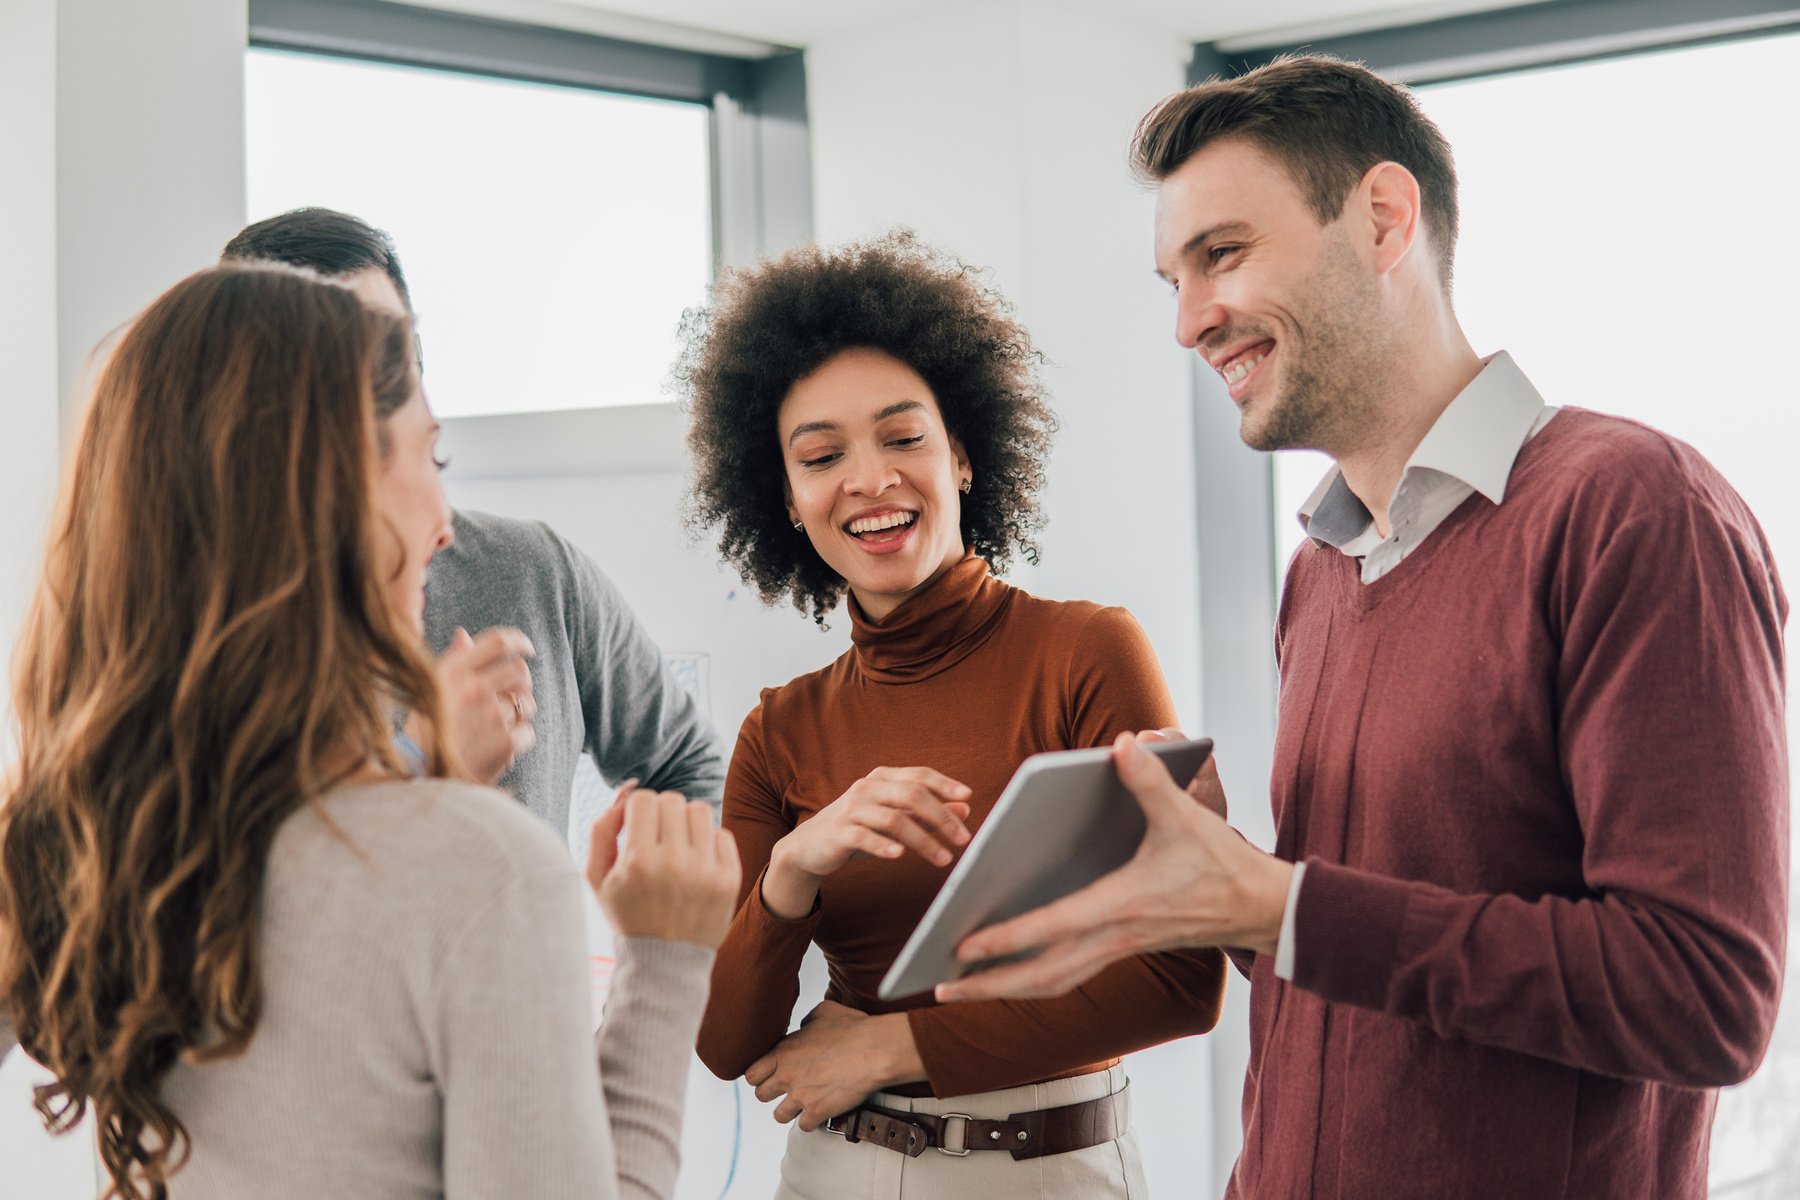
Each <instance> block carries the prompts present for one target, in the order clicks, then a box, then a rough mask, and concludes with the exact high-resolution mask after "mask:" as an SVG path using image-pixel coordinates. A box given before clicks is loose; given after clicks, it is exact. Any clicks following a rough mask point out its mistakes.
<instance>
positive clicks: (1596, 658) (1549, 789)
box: [1230, 409, 1788, 1200]
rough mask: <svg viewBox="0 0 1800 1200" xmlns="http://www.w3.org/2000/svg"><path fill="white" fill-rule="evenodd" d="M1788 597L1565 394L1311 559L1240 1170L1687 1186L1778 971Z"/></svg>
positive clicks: (1629, 444)
mask: <svg viewBox="0 0 1800 1200" xmlns="http://www.w3.org/2000/svg"><path fill="white" fill-rule="evenodd" d="M1786 617H1787V602H1786V600H1785V598H1784V597H1783V595H1782V591H1781V585H1780V583H1779V581H1778V579H1777V577H1776V574H1775V568H1774V564H1773V562H1772V560H1771V558H1770V555H1769V550H1768V546H1767V544H1766V542H1765V541H1764V539H1763V537H1762V533H1761V531H1760V530H1759V529H1758V528H1757V525H1756V522H1755V520H1754V519H1753V518H1752V516H1751V515H1750V512H1749V511H1748V509H1746V508H1745V506H1744V504H1743V502H1742V501H1741V500H1740V499H1739V498H1738V496H1737V495H1736V493H1735V492H1733V491H1732V490H1731V488H1730V487H1729V486H1728V485H1727V484H1726V483H1725V482H1724V480H1723V479H1722V478H1721V477H1720V476H1719V475H1718V473H1717V472H1716V471H1714V470H1713V469H1712V468H1711V467H1710V466H1709V465H1708V464H1707V463H1706V462H1705V461H1704V460H1703V459H1702V458H1701V457H1700V456H1699V455H1698V454H1697V453H1695V452H1694V451H1693V450H1692V449H1691V448H1690V447H1688V446H1685V445H1683V444H1681V443H1679V442H1676V441H1674V440H1673V439H1671V438H1668V437H1665V436H1663V435H1661V434H1659V433H1656V432H1655V431H1653V430H1650V429H1646V428H1644V427H1643V426H1640V425H1636V424H1633V423H1631V422H1627V421H1622V420H1618V419H1615V418H1611V417H1605V416H1601V415H1599V414H1596V413H1591V412H1585V411H1582V410H1579V409H1565V410H1563V411H1562V412H1561V413H1559V414H1558V415H1557V416H1556V417H1555V418H1554V419H1553V420H1552V421H1551V422H1550V423H1549V424H1548V425H1547V426H1546V427H1545V428H1544V430H1543V431H1542V432H1541V433H1540V434H1538V435H1537V436H1536V437H1535V438H1533V439H1532V440H1531V441H1530V442H1528V443H1527V444H1526V445H1525V447H1524V448H1523V449H1522V450H1521V451H1520V454H1519V457H1518V460H1517V462H1516V463H1515V465H1514V467H1513V471H1512V476H1511V479H1510V481H1509V484H1508V490H1507V493H1506V498H1505V502H1504V503H1503V504H1501V505H1498V506H1496V505H1494V504H1492V503H1491V502H1489V501H1488V500H1486V499H1485V498H1483V497H1481V496H1480V495H1476V496H1472V497H1470V499H1469V500H1468V501H1466V502H1465V503H1464V504H1463V505H1462V506H1461V507H1460V508H1459V509H1457V511H1456V512H1454V513H1453V514H1451V516H1450V517H1449V518H1448V519H1447V520H1446V521H1445V522H1444V524H1443V525H1441V526H1440V527H1439V528H1438V529H1437V531H1436V532H1435V533H1433V534H1432V536H1431V537H1430V538H1429V539H1428V540H1427V541H1426V542H1425V543H1424V544H1422V545H1421V546H1420V547H1419V548H1418V549H1417V550H1416V551H1415V552H1414V553H1413V554H1412V556H1411V557H1409V558H1408V559H1407V560H1406V561H1405V562H1403V563H1401V564H1400V565H1399V566H1398V567H1396V568H1395V569H1394V570H1393V572H1392V573H1391V574H1389V575H1387V576H1385V577H1383V578H1382V579H1381V580H1379V581H1378V582H1376V583H1374V584H1369V585H1365V584H1363V583H1361V582H1360V580H1359V578H1358V572H1357V563H1356V560H1354V559H1352V558H1350V557H1347V556H1345V555H1343V554H1341V553H1340V552H1338V551H1336V550H1332V549H1326V548H1320V547H1317V546H1313V545H1310V544H1309V545H1307V546H1306V547H1304V548H1303V549H1302V550H1301V551H1300V553H1299V554H1298V556H1297V557H1296V558H1295V560H1294V563H1293V566H1292V568H1291V569H1290V571H1289V575H1288V582H1287V588H1286V593H1285V595H1284V598H1283V601H1282V608H1281V615H1280V620H1279V627H1278V630H1277V637H1276V653H1277V656H1278V659H1279V662H1280V667H1281V703H1280V732H1279V735H1278V737H1277V740H1276V749H1275V771H1274V780H1273V787H1272V801H1273V806H1274V811H1275V818H1276V829H1277V853H1278V854H1279V855H1280V856H1281V857H1283V858H1286V859H1292V860H1296V861H1299V860H1304V861H1305V862H1306V863H1307V864H1308V865H1307V872H1306V878H1305V882H1304V883H1303V884H1302V886H1301V889H1300V895H1299V901H1298V906H1297V909H1296V913H1295V920H1296V926H1295V950H1296V957H1295V976H1294V981H1293V983H1292V984H1287V983H1283V982H1282V981H1280V980H1279V979H1277V978H1276V977H1275V973H1274V969H1273V968H1274V963H1273V961H1272V959H1270V958H1268V957H1266V956H1265V957H1263V958H1260V959H1257V960H1256V962H1255V967H1254V971H1253V973H1252V980H1253V986H1252V994H1251V1045H1252V1049H1251V1061H1250V1071H1249V1075H1248V1078H1247V1080H1246V1084H1245V1091H1244V1125H1245V1144H1244V1150H1243V1155H1242V1157H1241V1159H1240V1160H1239V1162H1238V1165H1237V1169H1236V1172H1235V1174H1234V1176H1233V1186H1232V1189H1231V1193H1230V1194H1231V1195H1234V1196H1238V1197H1244V1198H1254V1200H1277V1198H1281V1200H1286V1198H1300V1197H1308V1198H1310V1197H1318V1198H1320V1200H1325V1198H1330V1197H1342V1198H1357V1200H1361V1198H1364V1197H1367V1198H1370V1200H1376V1198H1379V1200H1401V1198H1404V1197H1419V1198H1421V1200H1424V1198H1429V1200H1444V1198H1448V1197H1455V1198H1458V1200H1480V1198H1483V1197H1493V1198H1495V1200H1500V1198H1505V1200H1552V1198H1559V1197H1568V1198H1571V1200H1596V1198H1600V1197H1618V1198H1620V1200H1627V1198H1629V1200H1650V1198H1655V1200H1672V1198H1686V1197H1692V1198H1693V1200H1701V1198H1702V1197H1704V1195H1705V1192H1706V1159H1707V1140H1708V1135H1709V1132H1710V1129H1711V1124H1712V1115H1713V1108H1714V1105H1715V1102H1716V1100H1717V1095H1718V1093H1717V1090H1716V1089H1717V1088H1718V1087H1720V1086H1721V1085H1723V1084H1728V1083H1732V1082H1734V1081H1737V1080H1741V1079H1743V1078H1744V1077H1745V1076H1747V1075H1748V1074H1750V1072H1751V1071H1752V1070H1754V1069H1755V1067H1756V1065H1757V1063H1758V1062H1759V1061H1760V1059H1761V1057H1762V1054H1763V1051H1764V1049H1765V1048H1766V1045H1767V1041H1768V1037H1769V1034H1770V1030H1771V1027H1772V1025H1773V1022H1774V1019H1775V1010H1776V1003H1777V998H1778V996H1779V992H1780V986H1781V972H1782V959H1783V949H1784V943H1785V937H1786V914H1787V862H1788V765H1787V750H1786V739H1787V731H1786V728H1785V725H1784V719H1783V707H1782V706H1783V689H1782V627H1783V624H1784V623H1785V621H1786Z"/></svg>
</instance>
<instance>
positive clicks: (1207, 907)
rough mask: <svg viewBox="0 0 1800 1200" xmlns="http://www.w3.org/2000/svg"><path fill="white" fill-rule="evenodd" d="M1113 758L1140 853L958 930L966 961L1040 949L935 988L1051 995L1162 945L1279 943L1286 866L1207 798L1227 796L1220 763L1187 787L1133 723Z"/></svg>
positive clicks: (951, 992)
mask: <svg viewBox="0 0 1800 1200" xmlns="http://www.w3.org/2000/svg"><path fill="white" fill-rule="evenodd" d="M1112 759H1113V762H1114V764H1115V766H1116V767H1117V768H1118V772H1119V778H1120V779H1121V780H1122V781H1123V782H1124V784H1125V786H1126V787H1127V788H1129V789H1130V790H1131V793H1132V795H1133V796H1135V797H1136V798H1137V801H1138V804H1139V805H1140V806H1141V807H1142V808H1143V812H1144V820H1145V823H1146V832H1145V835H1144V839H1143V841H1142V843H1141V844H1140V845H1139V847H1138V851H1137V853H1136V854H1134V855H1133V856H1132V858H1131V860H1130V861H1129V862H1128V863H1126V864H1125V865H1124V866H1123V867H1121V868H1119V869H1118V870H1116V871H1114V872H1112V873H1111V874H1109V875H1106V876H1104V877H1103V878H1101V879H1099V880H1097V881H1095V882H1094V883H1092V884H1090V885H1088V886H1087V887H1085V888H1082V889H1081V890H1080V891H1077V892H1074V893H1071V894H1070V895H1068V896H1065V897H1063V898H1062V899H1061V900H1058V901H1056V902H1055V903H1053V904H1048V905H1045V906H1044V907H1042V908H1040V909H1037V910H1036V911H1033V912H1028V913H1025V914H1024V915H1022V916H1018V917H1015V918H1013V919H1012V920H1009V921H1004V922H1001V923H1000V924H997V925H993V926H991V927H989V928H987V929H983V930H980V931H978V932H976V933H974V934H972V935H970V936H969V937H967V938H965V939H963V941H962V942H961V943H960V944H959V946H958V947H957V957H958V958H959V959H960V960H961V961H962V962H964V963H967V964H978V963H981V962H984V961H989V960H993V959H998V958H1005V957H1010V956H1016V955H1020V954H1028V953H1032V952H1034V951H1035V952H1036V953H1035V954H1033V956H1032V957H1031V958H1029V959H1026V960H1024V961H1021V962H1012V963H1007V964H1005V965H1001V966H996V967H994V968H992V969H991V970H984V971H978V972H976V973H974V974H970V975H965V976H964V977H963V978H961V979H958V980H956V981H954V982H950V983H943V984H939V985H938V987H937V989H936V994H937V998H938V999H939V1000H942V1001H956V1000H986V999H995V998H1001V997H1004V998H1009V999H1022V998H1028V997H1037V996H1057V995H1061V994H1062V993H1064V992H1067V991H1068V990H1070V989H1071V988H1074V987H1077V986H1079V985H1080V984H1082V983H1083V982H1085V981H1086V980H1088V979H1090V978H1092V977H1093V976H1094V975H1096V974H1097V973H1099V972H1100V971H1101V970H1103V969H1105V968H1106V967H1108V966H1110V965H1111V964H1113V963H1115V962H1118V961H1119V960H1120V959H1124V958H1130V957H1132V956H1134V955H1139V954H1149V953H1153V952H1155V951H1158V950H1173V949H1177V948H1181V947H1192V946H1232V947H1242V948H1244V949H1248V950H1253V951H1255V952H1256V953H1258V954H1273V953H1274V952H1275V945H1276V940H1277V939H1278V937H1279V936H1280V933H1281V918H1282V914H1283V912H1284V911H1285V909H1286V907H1287V893H1288V883H1289V881H1290V879H1291V878H1292V876H1293V871H1294V866H1293V864H1292V863H1288V862H1283V861H1282V860H1280V859H1278V858H1275V857H1273V856H1272V855H1268V854H1265V853H1263V852H1262V851H1261V850H1258V849H1257V848H1256V847H1255V846H1252V845H1251V844H1250V843H1249V842H1247V841H1245V840H1244V839H1243V838H1242V837H1240V836H1239V835H1238V833H1237V831H1236V830H1234V829H1232V828H1231V826H1230V825H1228V824H1226V823H1225V820H1224V818H1223V817H1221V816H1220V815H1219V813H1218V812H1217V811H1215V810H1214V808H1213V807H1212V806H1211V805H1210V804H1209V803H1206V800H1207V797H1208V795H1209V793H1211V792H1213V791H1217V800H1218V802H1219V808H1221V809H1222V808H1223V807H1224V793H1223V791H1222V790H1218V788H1217V783H1218V775H1217V770H1216V768H1214V767H1213V766H1212V764H1210V763H1208V764H1207V765H1206V767H1205V768H1203V772H1205V773H1210V782H1208V780H1207V778H1206V777H1205V775H1204V774H1202V775H1197V777H1196V780H1195V785H1196V786H1195V789H1194V791H1193V792H1192V793H1191V794H1190V792H1187V791H1183V790H1182V789H1181V788H1180V787H1178V786H1176V784H1175V781H1174V780H1173V779H1172V778H1170V776H1169V772H1168V770H1167V769H1166V768H1165V767H1164V766H1163V765H1162V764H1161V763H1160V762H1158V761H1157V759H1156V757H1155V756H1154V755H1152V754H1151V753H1150V752H1149V750H1148V749H1147V748H1146V745H1145V743H1142V742H1140V741H1139V740H1138V739H1137V738H1135V737H1133V736H1131V735H1129V734H1122V735H1120V737H1119V739H1118V741H1116V742H1115V743H1113V747H1112ZM1196 798H1199V799H1201V800H1202V803H1200V804H1196V803H1194V801H1195V799H1196Z"/></svg>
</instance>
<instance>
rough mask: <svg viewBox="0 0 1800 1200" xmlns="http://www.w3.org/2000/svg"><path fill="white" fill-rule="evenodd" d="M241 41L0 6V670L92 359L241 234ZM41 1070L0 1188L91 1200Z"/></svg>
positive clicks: (181, 2)
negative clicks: (55, 1126)
mask: <svg viewBox="0 0 1800 1200" xmlns="http://www.w3.org/2000/svg"><path fill="white" fill-rule="evenodd" d="M246 38H247V10H246V6H245V0H157V2H156V3H154V4H149V3H138V2H122V0H4V3H0V163H3V164H4V167H0V280H4V286H3V287H0V430H4V433H0V513H3V514H4V517H3V518H0V664H4V662H5V660H6V659H7V658H8V657H9V656H10V652H11V649H12V645H13V640H14V638H15V637H16V634H17V629H18V623H19V618H20V616H21V614H22V611H23V607H24V604H25V601H26V598H27V596H28V594H29V591H30V589H31V587H32V585H33V584H34V583H35V581H36V574H37V564H38V559H39V556H40V553H41V545H42V538H43V530H44V521H45V518H46V516H47V514H48V511H49V508H50V504H51V497H52V493H53V490H54V487H55V475H56V469H57V466H58V462H59V457H60V449H59V426H60V425H63V424H64V423H65V422H64V421H63V420H62V419H61V414H62V413H65V412H66V413H69V414H71V415H72V413H73V410H74V409H76V408H77V407H78V406H79V402H80V397H81V384H82V375H83V367H84V364H85V362H86V360H87V356H88V354H89V352H90V350H91V349H92V347H93V346H94V344H95V343H96V342H98V341H99V340H100V339H101V338H102V337H103V336H104V335H106V334H107V333H108V332H109V331H111V330H112V329H114V328H115V327H116V326H118V325H119V324H120V323H121V322H123V321H125V320H127V319H129V318H130V317H131V315H132V314H133V313H135V312H136V311H137V310H138V309H140V308H142V307H143V306H144V305H145V304H147V303H148V302H149V301H151V300H152V299H154V298H155V297H156V296H157V294H158V293H160V292H161V291H162V290H163V289H164V288H166V287H168V286H169V285H170V284H171V283H173V282H175V281H176V280H177V279H179V278H181V277H182V276H183V275H186V274H187V273H188V272H190V271H193V270H194V269H196V268H198V267H201V266H204V265H206V264H207V263H208V262H211V261H212V260H213V259H214V258H216V257H217V255H218V252H219V248H220V247H221V246H222V245H223V244H224V242H225V240H226V239H227V238H229V237H230V236H231V234H232V233H233V232H235V231H236V230H237V229H238V227H239V226H240V225H242V224H243V219H244V217H243V189H244V182H243V180H244V148H243V141H244V139H243V50H244V44H245V40H246ZM7 694H8V696H10V689H7ZM5 707H6V715H5V728H6V730H7V734H6V736H5V738H0V763H4V761H5V760H6V759H7V758H8V757H9V752H8V751H7V750H6V742H7V741H8V740H9V739H10V736H11V727H12V718H11V713H10V700H8V701H7V702H6V705H5ZM41 1077H42V1076H41V1074H40V1073H39V1072H38V1069H37V1068H36V1066H35V1064H33V1063H31V1062H30V1061H29V1060H27V1059H26V1058H25V1056H24V1055H23V1054H14V1055H12V1056H10V1057H9V1059H8V1060H7V1062H6V1064H5V1066H4V1068H3V1069H0V1163H3V1164H4V1181H3V1183H0V1192H4V1194H5V1195H7V1196H12V1195H19V1196H31V1197H34V1200H36V1198H42V1200H61V1198H62V1197H74V1196H92V1195H93V1194H94V1193H95V1187H94V1171H93V1165H92V1151H91V1142H90V1141H89V1140H88V1139H87V1137H86V1136H84V1135H83V1134H79V1133H77V1134H74V1135H71V1136H68V1137H64V1138H62V1139H58V1140H52V1139H50V1138H48V1137H46V1136H45V1135H44V1134H43V1132H42V1129H41V1126H39V1125H38V1124H37V1122H36V1117H35V1115H34V1114H33V1113H32V1112H31V1109H30V1093H29V1090H28V1089H29V1086H30V1084H31V1083H33V1082H35V1081H37V1080H38V1079H41Z"/></svg>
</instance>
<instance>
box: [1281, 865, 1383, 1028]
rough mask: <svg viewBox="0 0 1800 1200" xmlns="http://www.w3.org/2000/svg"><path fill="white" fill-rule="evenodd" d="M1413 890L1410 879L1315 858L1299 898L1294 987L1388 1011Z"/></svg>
mask: <svg viewBox="0 0 1800 1200" xmlns="http://www.w3.org/2000/svg"><path fill="white" fill-rule="evenodd" d="M1410 898H1411V888H1410V886H1409V885H1408V884H1407V883H1406V882H1405V881H1404V880H1399V879H1391V878H1388V877H1387V876H1384V875H1376V874H1372V873H1370V872H1367V871H1358V870H1354V869H1352V868H1350V867H1342V866H1338V865H1336V864H1335V863H1327V862H1322V861H1320V860H1318V859H1309V860H1308V861H1307V864H1306V887H1305V888H1304V889H1302V890H1301V891H1300V893H1299V894H1298V895H1297V896H1296V897H1295V904H1294V913H1293V916H1294V933H1295V937H1296V940H1297V943H1299V944H1303V945H1305V947H1306V953H1305V954H1304V955H1298V954H1297V955H1295V959H1296V961H1295V963H1294V984H1295V986H1297V987H1302V988H1305V989H1306V990H1307V991H1309V992H1313V993H1314V994H1316V995H1319V996H1322V997H1324V998H1325V999H1326V1000H1331V1001H1334V1002H1337V1003H1341V1004H1354V1005H1357V1006H1358V1007H1360V1008H1370V1009H1375V1010H1377V1011H1382V1010H1385V1009H1386V1007H1387V999H1388V992H1389V982H1390V981H1391V979H1392V977H1393V973H1394V968H1395V965H1396V963H1397V962H1398V961H1399V954H1400V935H1401V930H1402V928H1403V927H1404V925H1405V923H1406V910H1407V904H1408V902H1409V901H1410Z"/></svg>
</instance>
